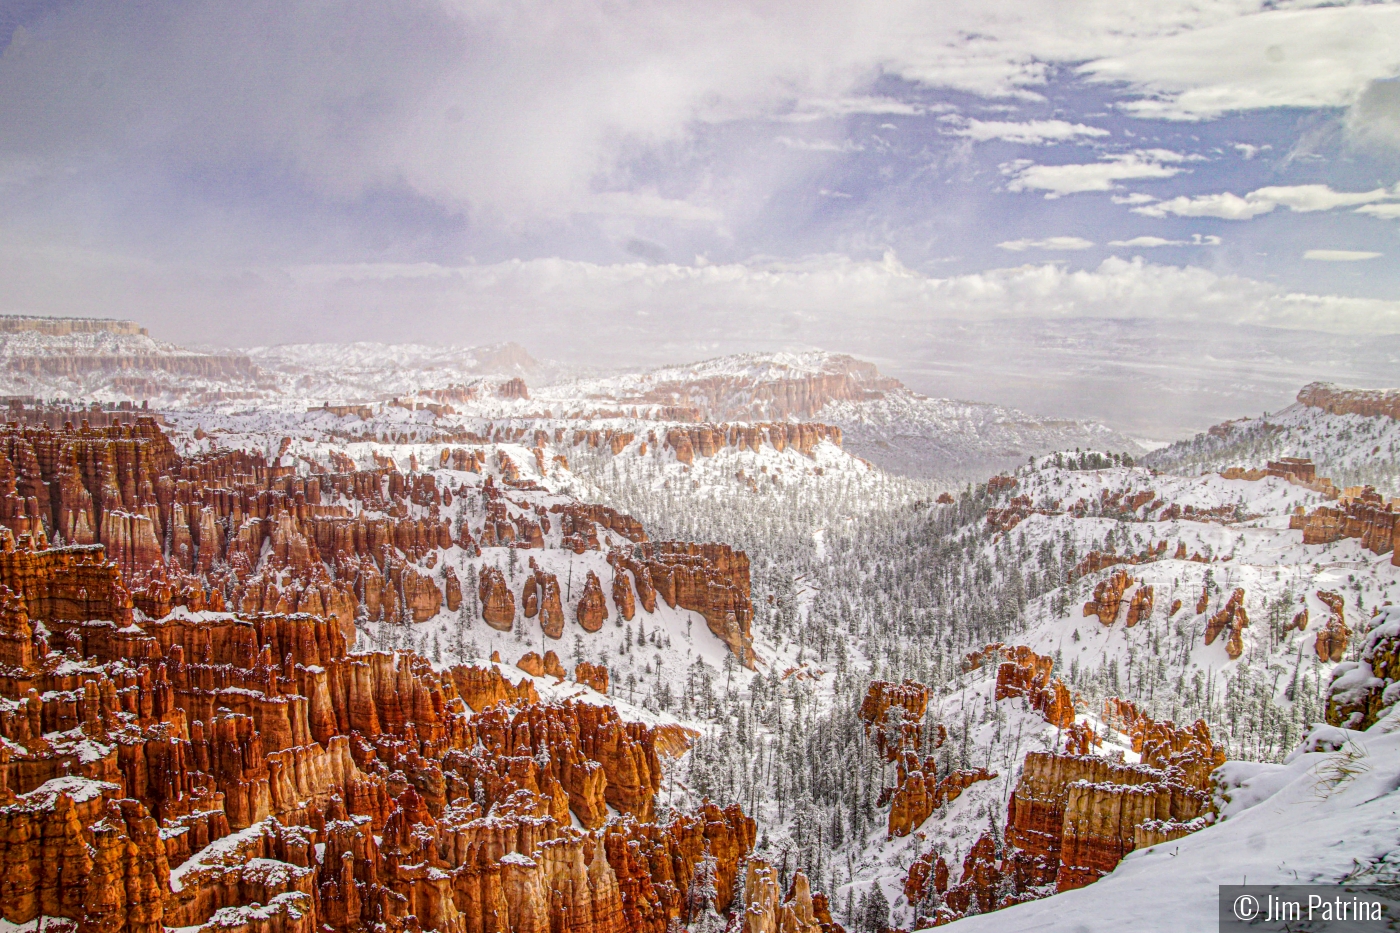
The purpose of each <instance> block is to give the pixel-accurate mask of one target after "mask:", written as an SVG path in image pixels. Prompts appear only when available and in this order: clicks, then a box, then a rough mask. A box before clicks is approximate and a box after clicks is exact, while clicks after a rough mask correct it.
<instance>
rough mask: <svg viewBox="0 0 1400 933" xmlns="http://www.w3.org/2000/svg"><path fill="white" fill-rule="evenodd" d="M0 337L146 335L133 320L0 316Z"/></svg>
mask: <svg viewBox="0 0 1400 933" xmlns="http://www.w3.org/2000/svg"><path fill="white" fill-rule="evenodd" d="M0 334H44V335H46V336H49V337H71V336H72V335H74V334H120V335H124V336H129V337H145V336H147V332H146V328H144V327H142V326H141V325H140V324H138V323H136V322H135V321H119V320H115V319H113V318H98V317H38V316H33V315H25V314H0Z"/></svg>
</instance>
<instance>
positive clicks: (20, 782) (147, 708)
mask: <svg viewBox="0 0 1400 933" xmlns="http://www.w3.org/2000/svg"><path fill="white" fill-rule="evenodd" d="M0 335H3V336H4V337H5V338H6V339H11V340H12V342H11V343H10V344H7V346H8V347H10V349H9V350H8V351H7V352H8V353H9V357H7V358H8V359H12V360H19V361H20V362H17V363H15V367H16V368H12V370H11V372H12V374H13V375H14V376H15V378H16V379H19V380H21V381H23V382H24V384H25V385H28V386H45V387H47V388H48V390H50V392H49V394H48V395H47V396H46V395H45V394H44V393H39V394H38V395H37V396H36V394H34V393H28V392H26V393H15V394H14V395H13V396H11V398H9V399H8V403H7V407H6V408H5V409H4V411H5V412H6V413H7V414H6V418H5V419H4V424H3V425H0V740H3V741H0V863H3V864H4V866H5V867H6V871H5V872H4V873H3V875H0V916H3V917H4V919H5V920H6V921H7V922H9V923H12V924H16V925H19V924H30V923H34V924H41V925H43V926H44V928H45V929H48V928H49V927H55V928H57V929H59V930H64V929H72V930H74V931H79V930H83V931H87V930H99V929H100V930H106V931H110V933H122V931H125V930H127V929H133V930H135V929H139V930H141V931H143V933H162V931H163V930H164V929H166V928H172V929H173V928H198V929H201V930H204V931H206V933H212V931H214V930H216V929H227V928H235V927H236V928H238V929H239V930H240V931H246V933H303V931H304V933H313V931H318V930H337V931H342V930H344V931H349V930H361V929H369V928H371V927H375V928H382V929H385V930H390V931H450V933H459V931H462V933H466V931H472V933H476V931H479V933H516V931H543V930H549V931H551V933H557V931H564V930H574V929H577V930H586V931H592V933H603V931H608V933H623V931H632V930H646V931H654V933H675V931H677V930H681V929H685V930H690V931H694V933H720V931H722V930H727V929H739V928H743V929H744V930H745V931H746V933H819V931H820V933H842V931H843V929H844V928H850V929H851V930H852V931H853V933H892V931H901V930H903V931H908V930H914V929H921V928H924V927H929V926H941V925H946V924H959V925H961V926H960V927H959V928H963V927H971V928H976V926H977V925H978V924H979V923H982V924H984V925H985V924H987V923H992V922H1001V923H1004V924H1007V925H1013V926H1014V925H1016V924H1017V923H1019V922H1020V921H1019V920H1018V919H1017V918H1018V917H1021V916H1045V914H1043V913H1039V912H1040V911H1044V910H1053V909H1055V908H1053V906H1052V905H1054V904H1056V903H1057V902H1058V903H1066V904H1073V903H1081V902H1083V899H1085V898H1088V899H1097V898H1099V897H1100V895H1099V894H1097V893H1096V892H1098V891H1100V890H1117V889H1118V888H1117V884H1118V882H1117V879H1118V878H1120V877H1122V876H1124V875H1125V874H1133V873H1135V872H1137V871H1138V870H1139V869H1138V866H1139V865H1141V864H1147V863H1151V864H1156V861H1157V855H1158V854H1159V853H1162V852H1164V851H1175V850H1176V849H1177V848H1180V849H1181V851H1183V852H1185V851H1188V849H1189V848H1190V847H1201V846H1206V847H1208V846H1210V845H1213V844H1214V843H1213V842H1212V840H1214V839H1217V838H1225V837H1228V836H1230V834H1232V833H1237V832H1243V831H1244V830H1242V829H1236V828H1235V827H1237V826H1239V825H1241V824H1240V823H1239V822H1238V820H1239V819H1240V813H1241V812H1245V811H1247V810H1248V808H1249V806H1250V805H1251V802H1252V801H1254V800H1256V799H1257V798H1259V797H1260V794H1261V793H1262V792H1260V791H1258V786H1259V782H1264V783H1267V781H1269V780H1273V779H1272V778H1270V777H1269V775H1273V774H1277V773H1282V772H1278V771H1275V770H1270V769H1295V770H1296V769H1297V768H1299V767H1302V766H1301V765H1298V764H1296V763H1297V762H1299V761H1302V760H1309V761H1316V762H1320V763H1319V764H1316V766H1315V768H1316V769H1318V770H1317V775H1316V776H1314V777H1311V778H1308V777H1307V776H1302V777H1299V780H1305V779H1306V780H1313V781H1314V782H1316V781H1317V780H1321V779H1323V778H1325V776H1326V775H1327V774H1330V773H1332V772H1330V771H1328V770H1327V768H1331V767H1334V766H1335V767H1337V768H1342V769H1344V770H1345V769H1350V768H1351V767H1352V766H1351V765H1348V764H1346V762H1347V761H1351V760H1352V759H1353V758H1355V757H1357V756H1362V757H1364V754H1365V750H1366V749H1368V748H1369V749H1378V750H1380V751H1377V752H1375V754H1382V753H1384V752H1383V750H1384V748H1385V747H1386V746H1385V740H1384V739H1383V737H1382V733H1383V732H1384V731H1385V730H1388V729H1392V728H1393V726H1394V722H1395V719H1396V712H1395V708H1394V707H1395V704H1394V703H1393V702H1391V701H1393V700H1394V699H1395V697H1396V695H1397V694H1396V691H1395V690H1394V689H1392V687H1393V683H1394V681H1395V680H1397V679H1400V662H1397V642H1398V641H1400V639H1398V638H1397V636H1396V634H1395V625H1396V624H1397V623H1396V622H1395V620H1394V613H1393V612H1392V611H1391V610H1392V609H1393V605H1394V603H1395V601H1396V600H1397V599H1400V577H1397V576H1396V574H1397V572H1400V566H1398V565H1397V564H1396V558H1395V554H1396V550H1395V543H1396V542H1395V536H1396V533H1397V522H1396V519H1395V516H1396V514H1398V513H1397V508H1400V504H1397V501H1396V499H1394V498H1393V497H1394V496H1395V494H1396V492H1397V490H1396V488H1395V486H1394V485H1393V483H1392V481H1391V479H1390V474H1388V473H1387V472H1386V468H1385V462H1386V457H1387V456H1388V452H1389V451H1391V450H1392V449H1393V447H1392V446H1391V445H1393V444H1394V443H1395V440H1396V437H1395V436H1394V432H1393V425H1394V424H1395V423H1396V419H1395V417H1394V414H1393V413H1392V412H1391V410H1390V407H1389V405H1390V402H1389V401H1388V400H1389V399H1390V395H1389V394H1387V393H1386V392H1382V391H1352V390H1342V389H1337V388H1335V387H1327V386H1308V387H1306V388H1304V390H1303V391H1302V392H1301V393H1300V394H1299V402H1298V405H1296V406H1293V407H1292V408H1290V409H1289V410H1288V411H1287V412H1283V413H1280V414H1278V415H1272V416H1268V417H1267V418H1260V419H1244V420H1242V421H1239V422H1231V423H1227V424H1225V425H1222V426H1219V427H1218V428H1216V429H1212V430H1211V431H1210V432H1206V433H1205V434H1204V435H1202V437H1201V438H1199V439H1194V440H1192V441H1187V442H1182V443H1180V444H1178V445H1172V446H1171V447H1169V448H1166V449H1163V450H1161V451H1156V452H1154V453H1153V454H1151V455H1147V457H1146V460H1147V461H1148V463H1149V464H1150V465H1144V464H1142V463H1140V462H1139V458H1140V457H1142V456H1143V454H1142V451H1141V450H1140V449H1132V448H1130V447H1129V446H1126V445H1124V446H1118V447H1104V446H1093V444H1094V443H1096V442H1106V441H1107V442H1113V441H1114V436H1113V435H1112V434H1111V432H1103V431H1100V430H1098V429H1096V428H1094V427H1093V426H1086V425H1064V426H1060V427H1054V426H1051V425H1048V424H1047V423H1045V422H1041V421H1033V420H1031V421H1027V422H1026V423H1024V424H1023V423H1019V422H1016V420H1015V418H1012V417H1010V416H1009V415H1004V414H994V413H993V414H989V413H988V412H987V411H985V410H982V409H978V408H976V406H964V407H963V408H959V407H958V406H959V405H961V404H962V403H946V400H930V399H922V398H921V397H917V396H915V395H914V394H913V393H910V392H909V390H908V389H907V388H905V387H904V386H902V385H900V384H899V383H898V382H897V381H895V380H892V379H888V378H887V377H885V376H883V375H881V374H880V373H879V371H878V370H877V369H876V368H875V367H874V366H872V365H870V364H868V363H864V362H862V361H859V360H855V359H852V358H850V357H842V356H839V355H834V354H820V353H801V354H768V355H758V354H752V355H745V356H742V357H729V358H721V359H718V360H710V361H702V362H700V363H696V364H689V365H685V366H672V367H664V368H662V369H660V370H651V371H647V372H642V373H626V374H612V375H593V374H588V373H583V374H580V373H577V372H574V373H566V372H563V371H562V370H560V369H558V368H551V367H552V364H548V363H540V362H538V361H536V360H534V359H532V358H530V357H529V355H528V354H527V353H525V351H523V350H522V349H520V348H519V347H514V346H510V345H505V346H501V347H498V348H471V349H464V348H427V347H399V348H393V347H387V348H386V347H371V346H361V345H355V346H339V345H329V344H327V345H314V346H306V347H283V348H255V349H254V350H250V351H248V352H247V353H235V352H231V353H229V354H227V357H228V358H229V359H231V360H239V359H241V360H245V361H246V365H245V363H244V362H233V363H223V362H203V363H199V364H197V365H195V364H191V365H194V369H191V370H190V371H188V372H182V371H180V370H179V367H181V366H184V365H186V364H184V363H178V362H170V367H174V368H166V369H160V367H159V366H158V365H157V364H155V363H152V362H150V361H149V360H147V359H145V358H143V357H141V356H140V354H141V353H148V354H150V353H154V354H156V355H157V356H159V355H160V354H167V356H165V357H162V359H167V361H170V360H178V359H180V358H183V356H193V357H201V358H204V357H206V356H207V357H208V358H209V359H210V360H214V359H217V358H220V356H221V354H220V353H217V352H210V353H208V354H201V353H198V352H194V351H189V352H186V351H182V350H180V348H172V347H170V346H169V345H157V342H156V341H152V340H151V338H150V337H149V335H148V334H146V333H145V332H144V331H143V329H142V328H141V327H140V326H139V325H137V324H134V323H131V322H110V321H80V320H74V321H59V320H54V319H25V320H17V321H10V322H3V321H0ZM85 347H88V348H92V355H94V358H96V357H101V358H102V361H100V362H99V363H96V364H92V367H91V368H89V364H88V363H86V362H84V363H80V364H72V365H69V364H67V363H58V362H55V363H46V362H39V363H33V362H24V360H31V361H32V360H40V361H42V360H47V359H54V360H59V359H63V358H64V354H68V355H69V356H70V357H72V358H74V359H77V358H78V357H80V356H81V355H82V353H86V352H88V351H87V350H85V349H84V348H85ZM26 367H28V368H26ZM45 367H57V369H53V370H52V371H50V369H46V368H45ZM64 367H68V368H66V369H65V368H64ZM200 367H206V368H205V369H200ZM220 367H232V368H224V369H221V368H220ZM240 367H241V368H240ZM123 380H125V381H123ZM16 384H18V383H16ZM147 390H150V391H149V392H148V391H147ZM46 399H47V400H46ZM945 403H946V404H945ZM945 415H946V416H948V417H950V418H952V417H954V415H956V417H955V418H954V420H957V421H958V426H949V425H950V424H951V422H948V423H946V424H945V423H944V422H942V421H939V420H938V419H940V418H943V417H945ZM984 417H985V418H988V419H991V421H986V420H983V421H979V420H978V419H983V418H984ZM958 419H961V420H958ZM997 419H1001V420H997ZM993 421H994V422H995V423H996V425H997V426H996V427H995V428H991V427H987V425H989V424H991V423H992V422H993ZM973 424H975V425H976V426H974V427H969V425H973ZM984 428H985V430H984ZM901 431H903V432H906V433H907V434H908V435H909V436H915V435H917V436H919V437H923V438H925V440H926V441H927V442H928V443H930V444H946V445H947V446H946V448H945V450H944V454H939V455H938V456H937V457H935V456H934V455H933V454H929V460H928V462H930V463H932V462H936V463H938V464H941V465H940V466H939V467H938V471H939V476H940V478H939V479H937V480H930V479H928V478H927V477H926V475H925V474H922V473H920V472H919V471H918V470H910V471H908V472H906V473H904V474H901V473H900V472H898V471H897V470H896V469H894V467H895V466H897V465H898V463H899V457H902V456H906V455H908V454H909V451H910V450H911V449H913V448H910V447H908V446H906V447H903V448H900V450H901V451H902V453H899V455H898V456H894V455H891V454H890V452H889V451H888V450H886V451H884V453H883V454H881V453H878V451H879V450H880V448H879V445H878V444H876V443H874V442H873V440H872V438H876V437H877V436H880V437H883V436H886V435H887V434H889V433H890V432H895V433H898V432H901ZM881 432H884V433H881ZM921 432H922V433H921ZM968 432H971V433H968ZM1075 432H1079V433H1075ZM891 436H892V435H891ZM1035 438H1039V440H1036V441H1035V443H1030V442H1029V440H1030V439H1035ZM1066 439H1068V440H1069V441H1070V443H1065V441H1066ZM1042 442H1043V443H1042ZM919 443H921V444H922V443H925V441H920V442H919ZM915 446H917V445H915ZM992 447H995V448H996V449H997V450H999V451H1001V453H996V454H995V455H994V456H993V455H990V454H988V452H987V451H988V450H989V448H992ZM1075 447H1079V448H1080V449H1078V450H1076V449H1074V448H1075ZM921 449H922V448H921ZM872 450H874V451H877V453H876V454H875V455H873V456H872V455H871V451H872ZM1013 450H1014V452H1015V456H1014V458H1013V457H1012V456H1011V454H1010V453H1009V452H1010V451H1013ZM945 454H946V456H945ZM938 457H944V459H941V460H940V459H938ZM949 464H961V466H958V467H957V469H950V468H946V467H948V465H949ZM969 464H974V466H968V465H969ZM964 468H966V469H968V470H969V471H971V472H970V473H969V474H967V475H973V476H975V477H976V480H975V482H965V481H963V480H962V479H961V478H960V477H961V476H963V475H964V474H962V473H959V472H958V470H961V469H964ZM1320 722H1325V723H1326V725H1325V726H1323V725H1317V723H1320ZM1180 723H1189V725H1179V724H1180ZM1329 730H1330V731H1329ZM1299 756H1302V758H1300V757H1299ZM1308 756H1313V757H1312V758H1308ZM1329 756H1331V757H1329ZM1327 762H1340V763H1337V764H1335V765H1331V764H1327ZM1310 767H1313V766H1310ZM1289 773H1293V772H1292V771H1289ZM1351 773H1352V772H1351V771H1350V770H1346V775H1349V774H1351ZM1346 775H1343V777H1342V778H1339V779H1338V780H1340V781H1341V782H1342V783H1341V784H1340V785H1339V786H1341V787H1342V788H1343V790H1341V791H1338V794H1337V797H1338V799H1339V800H1348V799H1350V797H1349V796H1348V792H1347V791H1346V790H1345V787H1346V785H1347V782H1350V781H1352V780H1353V778H1352V777H1348V776H1346ZM1328 780H1330V778H1328ZM1250 781H1255V782H1256V783H1255V784H1251V783H1250ZM1269 786H1273V785H1269ZM1366 800H1369V798H1362V799H1360V802H1359V804H1358V805H1361V804H1365V803H1366ZM1348 805H1350V804H1348ZM1346 819H1348V817H1346V816H1339V817H1338V820H1340V822H1339V823H1338V824H1337V825H1338V826H1339V829H1338V831H1339V832H1343V833H1344V832H1345V823H1346ZM1338 844H1339V845H1340V846H1341V848H1342V849H1346V850H1347V851H1354V853H1355V857H1356V858H1357V859H1358V864H1364V865H1370V864H1372V861H1374V859H1376V858H1378V857H1381V856H1378V855H1376V854H1375V853H1372V854H1367V853H1364V852H1362V851H1361V850H1360V849H1359V848H1357V844H1356V843H1353V842H1348V841H1346V840H1343V841H1342V842H1340V843H1338ZM1339 851H1340V850H1339ZM1382 855H1383V854H1382ZM1368 859H1369V860H1372V861H1368ZM1160 870H1161V869H1159V871H1160ZM1255 870H1259V871H1263V869H1255V868H1252V869H1251V874H1253V872H1254V871H1255ZM1062 899H1068V900H1062ZM1109 913H1111V911H1110V912H1109ZM1105 915H1108V914H1105ZM997 917H1002V918H1004V920H1001V921H995V919H994V918H997Z"/></svg>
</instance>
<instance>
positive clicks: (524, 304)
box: [0, 235, 1400, 365]
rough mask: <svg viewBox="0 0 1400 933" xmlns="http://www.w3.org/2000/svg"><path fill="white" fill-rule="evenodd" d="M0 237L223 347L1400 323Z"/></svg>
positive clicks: (1351, 301)
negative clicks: (44, 243)
mask: <svg viewBox="0 0 1400 933" xmlns="http://www.w3.org/2000/svg"><path fill="white" fill-rule="evenodd" d="M0 247H3V248H0V282H3V283H4V285H5V296H6V305H7V309H9V310H12V311H15V312H22V313H34V314H77V315H85V314H86V315H95V316H104V315H105V316H109V317H134V318H136V319H138V320H141V321H142V323H144V324H147V325H148V326H150V327H151V328H152V332H153V333H154V334H156V335H157V336H158V337H160V338H162V339H169V340H176V341H186V342H200V343H205V342H208V343H223V344H226V345H252V344H269V343H280V342H295V341H308V340H318V339H319V340H324V339H325V337H326V335H327V334H333V335H335V337H336V339H339V340H345V341H353V340H388V341H419V342H428V343H467V344H479V343H489V342H495V341H499V340H508V339H515V340H520V341H522V342H524V343H526V344H527V345H528V346H529V347H530V349H531V351H532V352H536V353H538V354H540V355H543V356H553V357H555V358H564V359H571V360H588V361H590V362H592V363H595V364H598V365H603V364H607V365H614V364H616V365H622V364H624V363H626V364H629V365H642V364H643V363H647V364H650V363H657V364H660V363H665V362H673V361H675V360H676V359H683V358H693V357H696V356H698V355H701V353H702V352H703V353H708V352H710V351H708V350H697V348H704V347H710V346H714V347H715V348H716V352H719V351H722V352H738V351H740V350H744V349H759V348H763V347H769V346H774V345H775V344H782V345H793V344H794V343H804V342H805V343H808V344H812V345H816V346H837V345H840V344H841V342H842V341H845V340H848V339H849V335H850V334H851V332H852V330H853V329H856V330H859V331H860V332H861V333H862V334H863V335H867V336H868V339H869V341H870V342H871V346H874V345H876V344H880V345H883V346H885V347H887V348H888V352H890V353H897V352H903V350H901V348H907V345H908V335H909V334H910V333H911V330H910V328H911V327H917V325H918V324H919V322H922V321H932V320H961V319H978V320H985V319H1001V318H1017V317H1030V318H1047V319H1058V318H1073V317H1106V318H1122V319H1128V318H1146V319H1154V320H1160V321H1164V322H1170V323H1171V324H1172V326H1174V327H1175V326H1179V325H1192V324H1199V325H1202V326H1204V325H1210V324H1214V323H1217V322H1219V323H1230V324H1262V325H1272V326H1284V327H1300V328H1308V329H1314V330H1327V331H1335V332H1341V333H1391V334H1395V333H1400V301H1387V300H1382V299H1369V298H1348V297H1341V296H1336V295H1318V294H1290V293H1288V292H1286V291H1285V290H1283V289H1281V288H1279V287H1278V286H1277V285H1275V284H1272V283H1268V282H1261V281H1257V280H1251V279H1247V278H1242V277H1239V276H1232V275H1222V274H1219V273H1216V272H1213V271H1211V270H1209V269H1204V268H1199V267H1192V266H1175V265H1169V264H1159V263H1153V262H1146V261H1143V260H1141V259H1132V260H1126V259H1119V258H1109V259H1106V260H1104V261H1103V262H1101V263H1099V264H1098V265H1097V266H1096V267H1093V268H1089V269H1079V270H1075V269H1071V268H1068V267H1066V266H1064V265H1063V264H1060V263H1054V262H1034V263H1028V264H1026V265H1021V266H1016V267H1012V268H1001V269H988V270H984V271H981V272H975V273H969V274H963V275H952V276H936V275H929V274H925V273H922V272H919V271H917V270H913V269H910V268H907V267H905V266H903V265H902V264H900V263H899V262H898V260H896V259H894V258H893V257H890V258H888V259H885V260H871V261H857V260H852V259H847V258H842V257H839V256H819V257H815V258H811V259H808V260H804V261H801V262H787V263H753V264H736V263H712V264H708V265H703V266H702V265H699V264H696V265H680V264H675V263H670V262H664V261H663V262H627V263H615V264H599V263H590V262H580V261H571V260H562V259H537V260H512V261H507V262H498V263H483V264H480V265H444V264H436V263H411V264H397V265H395V264H387V263H369V264H355V265H344V264H327V265H321V266H314V267H312V266H291V267H282V266H250V267H244V268H237V269H228V268H222V267H220V268H212V269H211V268H204V267H200V266H178V267H172V266H168V265H164V266H156V265H154V264H151V263H149V262H144V261H132V260H128V259H123V258H119V257H113V256H110V255H105V254H89V253H77V252H73V251H64V252H63V253H62V254H54V253H52V252H50V253H49V254H47V255H40V254H38V253H37V252H36V251H35V250H34V249H33V248H28V247H25V246H24V245H23V244H18V243H15V242H13V241H12V240H8V239H5V238H3V235H0ZM1022 255H1024V254H1022ZM191 308H201V309H203V313H202V314H201V315H199V316H194V315H191V314H190V312H189V309H191ZM658 311H664V313H657V312H658ZM642 312H650V313H649V314H647V315H645V316H643V315H642ZM862 339H863V340H864V339H866V336H863V337H862ZM870 352H874V351H873V350H872V351H870ZM711 355H713V354H711Z"/></svg>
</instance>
